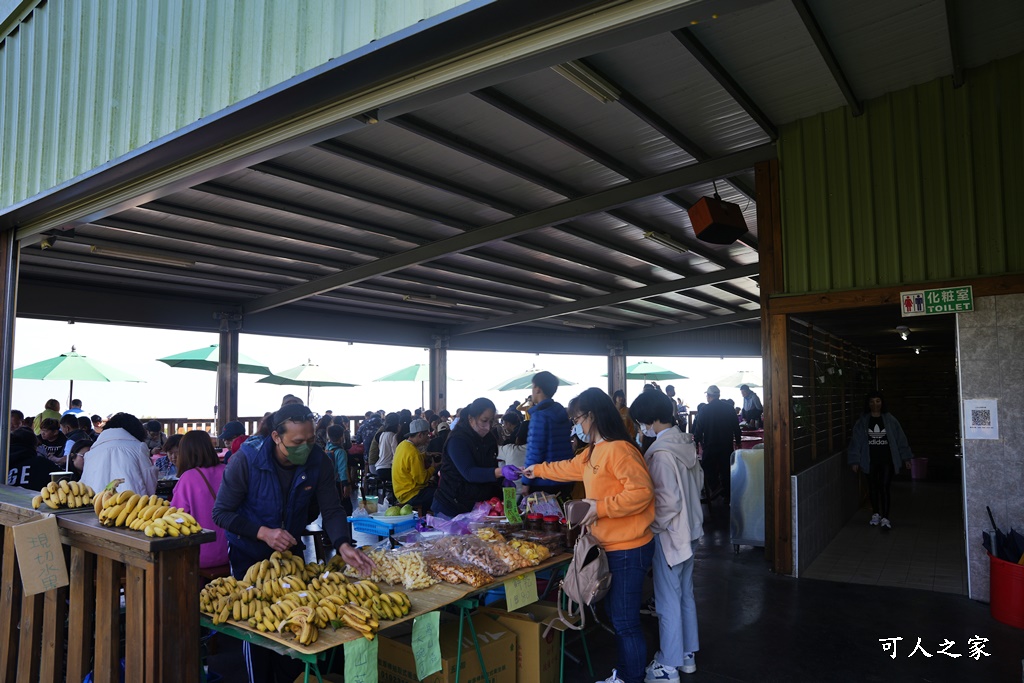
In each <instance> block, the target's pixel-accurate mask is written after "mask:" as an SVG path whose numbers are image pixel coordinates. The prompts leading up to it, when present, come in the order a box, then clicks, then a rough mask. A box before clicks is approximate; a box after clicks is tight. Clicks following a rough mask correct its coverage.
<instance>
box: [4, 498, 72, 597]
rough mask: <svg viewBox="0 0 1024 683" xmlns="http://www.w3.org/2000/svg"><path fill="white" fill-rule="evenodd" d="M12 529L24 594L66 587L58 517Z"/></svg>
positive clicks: (49, 517)
mask: <svg viewBox="0 0 1024 683" xmlns="http://www.w3.org/2000/svg"><path fill="white" fill-rule="evenodd" d="M13 529H14V550H15V554H17V556H18V569H19V570H20V571H21V583H22V585H23V586H24V587H25V588H24V590H25V595H35V594H36V593H45V592H46V591H49V590H54V589H56V588H60V587H61V586H66V585H68V567H67V564H65V562H64V550H63V549H62V547H61V544H60V531H58V529H57V518H56V517H53V516H52V515H50V516H47V517H45V518H43V519H41V520H39V521H38V522H28V523H27V524H19V525H17V526H15V527H13Z"/></svg>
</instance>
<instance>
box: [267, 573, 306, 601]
mask: <svg viewBox="0 0 1024 683" xmlns="http://www.w3.org/2000/svg"><path fill="white" fill-rule="evenodd" d="M256 590H258V591H260V592H261V593H262V594H263V597H264V598H265V599H267V600H272V599H274V598H282V597H284V596H285V595H287V594H288V593H294V592H298V591H305V590H306V582H305V581H303V580H302V579H300V578H299V577H297V576H294V575H291V574H289V575H288V576H282V577H281V578H279V579H267V580H266V581H263V583H262V588H261V584H260V582H259V581H257V582H256Z"/></svg>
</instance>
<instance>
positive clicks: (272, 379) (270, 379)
mask: <svg viewBox="0 0 1024 683" xmlns="http://www.w3.org/2000/svg"><path fill="white" fill-rule="evenodd" d="M256 383H257V384H280V385H287V386H296V387H306V405H307V406H308V405H309V399H310V398H311V396H312V394H313V387H357V386H359V385H358V384H352V383H350V382H339V381H337V380H336V379H334V375H333V374H332V373H331V371H330V370H325V369H324V368H321V367H320V366H319V365H317V364H316V363H314V362H313V361H311V360H310V361H306V362H305V363H303V364H302V365H296V366H295V367H294V368H288V369H287V370H283V371H281V372H277V373H272V374H270V375H268V376H267V377H264V378H263V379H260V380H256Z"/></svg>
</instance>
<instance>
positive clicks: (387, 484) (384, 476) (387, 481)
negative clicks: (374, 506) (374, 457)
mask: <svg viewBox="0 0 1024 683" xmlns="http://www.w3.org/2000/svg"><path fill="white" fill-rule="evenodd" d="M391 491H392V489H391V468H390V467H388V468H385V469H381V468H379V467H378V468H377V500H379V501H383V500H384V496H387V497H388V498H390V499H391V502H392V503H394V502H395V501H396V500H397V499H396V498H395V496H394V494H393V493H391ZM381 512H384V511H383V510H381Z"/></svg>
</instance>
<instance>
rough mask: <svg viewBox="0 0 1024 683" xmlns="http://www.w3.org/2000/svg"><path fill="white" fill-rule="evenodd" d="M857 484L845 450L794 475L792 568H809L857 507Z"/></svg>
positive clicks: (858, 487)
mask: <svg viewBox="0 0 1024 683" xmlns="http://www.w3.org/2000/svg"><path fill="white" fill-rule="evenodd" d="M860 500H861V496H860V483H859V478H858V476H857V475H856V474H854V473H853V472H851V471H850V468H849V467H847V465H846V450H845V449H844V450H843V451H841V452H839V453H836V454H835V455H833V456H831V457H829V458H826V459H825V460H822V461H821V462H820V463H818V464H816V465H814V466H813V467H809V468H807V469H806V470H804V471H803V472H800V473H799V474H796V475H794V476H793V520H794V524H795V528H794V530H793V538H794V540H795V541H796V542H795V543H794V544H793V552H794V553H795V557H794V558H793V568H794V571H795V573H796V576H800V574H801V573H802V572H803V571H804V570H805V569H807V567H809V566H810V564H811V562H813V561H814V559H815V558H816V557H818V555H820V554H821V551H823V550H824V549H825V546H827V545H828V544H829V542H830V541H831V540H832V539H833V538H835V536H836V534H838V533H839V530H840V529H842V528H843V525H844V524H846V522H848V521H849V519H850V517H852V516H853V515H854V513H856V512H857V509H858V508H859V507H860Z"/></svg>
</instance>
